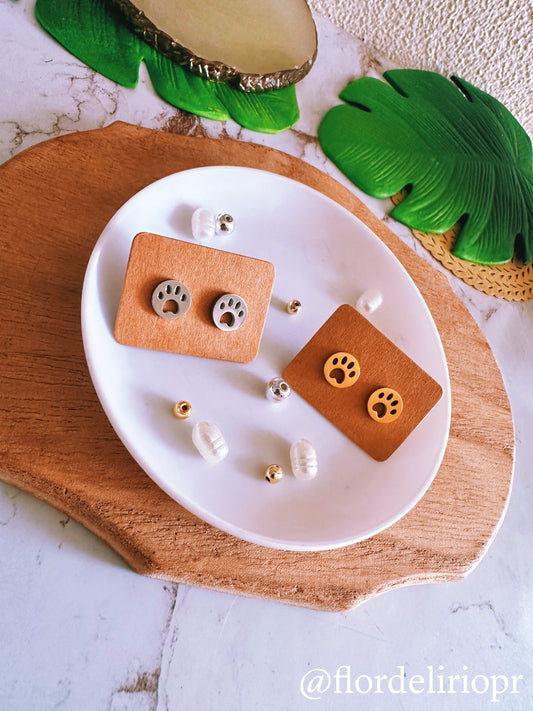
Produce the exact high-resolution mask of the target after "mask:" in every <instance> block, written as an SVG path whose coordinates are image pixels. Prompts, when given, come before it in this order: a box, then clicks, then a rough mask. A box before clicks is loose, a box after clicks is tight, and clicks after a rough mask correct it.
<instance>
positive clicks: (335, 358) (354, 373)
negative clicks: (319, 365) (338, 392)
mask: <svg viewBox="0 0 533 711" xmlns="http://www.w3.org/2000/svg"><path fill="white" fill-rule="evenodd" d="M323 372H324V377H325V378H326V380H327V381H328V383H329V384H330V385H333V387H334V388H349V387H350V386H351V385H353V384H354V383H355V382H356V381H357V379H358V378H359V375H360V374H361V367H360V366H359V362H358V360H357V358H356V357H355V356H353V355H352V354H351V353H345V352H344V351H339V352H338V353H334V354H333V355H331V356H330V357H329V358H328V359H327V361H326V362H325V363H324V368H323Z"/></svg>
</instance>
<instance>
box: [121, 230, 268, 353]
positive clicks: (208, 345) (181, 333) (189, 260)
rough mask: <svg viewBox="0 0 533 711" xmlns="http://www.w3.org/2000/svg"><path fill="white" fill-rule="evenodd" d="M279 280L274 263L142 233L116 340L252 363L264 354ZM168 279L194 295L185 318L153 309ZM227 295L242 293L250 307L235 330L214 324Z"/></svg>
mask: <svg viewBox="0 0 533 711" xmlns="http://www.w3.org/2000/svg"><path fill="white" fill-rule="evenodd" d="M274 275H275V270H274V266H273V265H272V264H271V263H270V262H265V261H262V260H260V259H253V258H251V257H245V256H242V255H240V254H232V253H230V252H224V251H222V250H219V249H213V248H212V247H204V246H203V245H200V244H195V243H191V242H183V241H181V240H177V239H173V238H170V237H162V236H161V235H154V234H151V233H148V232H141V233H140V234H138V235H137V236H136V237H135V239H134V240H133V244H132V247H131V252H130V258H129V261H128V266H127V269H126V278H125V281H124V288H123V291H122V296H121V299H120V304H119V309H118V314H117V318H116V321H115V331H114V335H115V338H116V340H117V341H118V342H119V343H122V344H123V345H127V346H136V347H138V348H148V349H150V350H156V351H170V352H172V353H183V354H186V355H193V356H199V357H202V358H216V359H219V360H227V361H234V362H237V363H249V362H250V361H251V360H253V359H254V358H255V356H256V355H257V352H258V350H259V344H260V342H261V336H262V333H263V328H264V325H265V318H266V314H267V311H268V306H269V303H270V295H271V293H272V286H273V284H274ZM167 279H177V280H179V281H180V282H182V283H183V284H184V285H185V286H186V287H187V288H188V290H189V292H190V294H191V306H190V308H189V310H188V311H187V313H186V314H185V315H184V316H181V317H179V318H175V319H165V318H162V317H161V316H158V315H157V314H156V313H155V311H154V310H153V308H152V292H153V290H154V289H155V287H156V286H157V285H158V284H159V283H161V282H162V281H165V280H167ZM222 294H238V295H239V296H240V297H241V298H242V299H244V301H245V303H246V305H247V307H248V315H247V317H246V320H245V321H244V323H243V324H242V326H241V327H240V328H238V329H236V330H234V331H222V330H220V329H219V328H217V327H216V326H215V324H214V323H213V319H212V316H211V309H212V306H213V304H214V303H215V301H216V300H217V298H218V297H219V296H221V295H222Z"/></svg>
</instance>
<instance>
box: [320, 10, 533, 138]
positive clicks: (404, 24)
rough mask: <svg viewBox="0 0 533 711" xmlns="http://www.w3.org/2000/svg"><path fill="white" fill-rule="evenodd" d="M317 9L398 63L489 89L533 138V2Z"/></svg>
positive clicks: (379, 52)
mask: <svg viewBox="0 0 533 711" xmlns="http://www.w3.org/2000/svg"><path fill="white" fill-rule="evenodd" d="M309 5H310V6H311V7H312V8H313V9H314V10H317V11H318V12H319V13H320V14H322V15H324V16H326V17H328V18H329V19H330V20H331V21H332V22H334V23H335V24H336V25H338V26H339V27H342V28H343V29H345V30H347V31H348V32H350V33H351V34H353V35H355V37H358V38H359V39H361V40H363V41H364V42H365V43H367V44H369V45H371V46H372V47H373V48H374V49H375V50H376V52H377V53H378V54H380V55H383V56H384V57H387V58H388V59H391V60H392V61H393V62H394V63H395V64H397V65H400V66H402V67H406V68H413V69H429V70H432V71H437V72H439V73H440V74H444V75H445V76H450V75H452V74H455V75H457V76H459V77H462V78H463V79H466V80H467V81H469V82H471V83H472V84H474V85H475V86H477V87H479V88H480V89H483V90H484V91H487V92H489V93H490V94H492V96H494V97H495V98H497V99H498V100H499V101H501V102H502V103H503V104H504V105H505V106H506V107H507V108H508V109H509V110H510V111H511V112H512V113H513V114H514V116H515V117H516V118H517V119H518V120H519V121H520V123H521V124H522V126H523V127H524V128H525V129H526V131H528V133H529V135H530V137H533V70H532V64H533V0H379V2H378V1H377V0H309ZM319 51H320V50H319Z"/></svg>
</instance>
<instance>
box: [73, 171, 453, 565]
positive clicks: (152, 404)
mask: <svg viewBox="0 0 533 711" xmlns="http://www.w3.org/2000/svg"><path fill="white" fill-rule="evenodd" d="M200 206H202V207H207V208H209V209H210V210H212V211H213V213H214V214H217V213H220V212H229V213H230V214H231V215H233V217H234V219H235V229H234V231H233V232H232V233H231V234H230V235H224V236H222V237H215V238H214V240H213V242H212V243H211V244H212V246H214V247H216V248H218V249H224V250H228V251H231V252H237V253H241V254H245V255H248V256H251V257H257V258H259V259H265V260H268V261H270V262H272V263H273V264H274V266H275V268H276V279H275V283H274V289H273V295H272V300H271V305H270V308H269V312H268V315H267V319H266V324H265V330H264V334H263V339H262V342H261V347H260V350H259V355H258V356H257V358H256V359H255V360H254V361H253V362H251V363H249V364H246V365H240V364H236V363H227V362H222V361H216V360H208V359H202V358H194V357H191V356H184V355H176V354H171V353H159V352H155V351H148V350H142V349H138V348H132V347H128V346H122V345H120V344H119V343H117V342H116V341H115V339H114V338H113V327H114V320H115V317H116V313H117V309H118V303H119V299H120V295H121V291H122V285H123V280H124V275H125V270H126V265H127V260H128V255H129V251H130V247H131V243H132V240H133V238H134V236H135V234H137V233H138V232H142V231H149V232H154V233H157V234H161V235H166V236H168V237H174V238H178V239H181V240H191V241H192V240H193V237H192V234H191V216H192V213H193V212H194V210H195V209H196V208H198V207H200ZM369 288H377V289H379V290H380V291H381V292H382V294H383V303H382V305H381V307H380V308H379V309H378V310H377V311H375V312H374V313H373V314H372V315H371V316H370V317H369V318H370V320H371V321H372V323H373V324H374V325H375V326H376V327H377V328H379V329H380V330H381V331H382V332H383V333H384V334H385V335H386V336H387V337H388V338H390V339H391V340H392V341H393V342H394V343H395V344H396V345H397V346H399V347H400V348H401V349H402V350H403V351H405V352H406V353H407V355H409V356H410V357H411V358H412V359H413V360H414V361H416V362H417V363H418V364H419V365H420V366H421V367H422V368H424V369H425V370H426V371H427V372H428V373H429V374H430V375H431V376H432V377H433V378H434V379H435V380H437V382H439V383H440V385H441V386H442V387H443V389H444V395H443V397H442V399H441V400H440V401H439V403H438V404H437V405H436V406H435V407H434V408H433V410H431V412H430V413H429V414H428V415H427V417H426V418H425V419H424V420H423V421H422V422H421V423H420V425H419V426H418V427H417V428H416V429H415V430H414V432H412V433H411V435H410V436H409V437H408V438H407V440H406V441H405V442H404V443H403V444H402V445H401V447H399V449H398V450H396V452H395V453H394V454H393V455H392V456H391V457H390V458H389V459H388V460H387V461H385V462H381V463H379V462H376V461H374V460H372V459H371V458H370V457H369V456H368V455H366V454H365V453H364V452H362V451H361V450H360V449H358V447H356V446H355V445H354V444H353V443H352V442H351V441H350V440H348V439H347V438H346V437H345V436H344V435H342V434H341V433H340V432H339V431H337V430H336V429H335V427H334V426H333V425H331V424H330V423H329V422H328V421H327V420H325V419H324V418H323V417H322V416H321V415H320V414H319V413H318V412H316V411H315V410H314V409H313V408H311V407H310V406H309V405H308V404H307V403H306V402H305V401H304V400H303V399H302V398H300V397H299V396H298V395H297V394H296V393H293V394H292V395H291V397H290V398H289V399H288V400H287V401H286V402H284V403H282V404H276V403H272V402H270V401H268V400H267V399H266V397H265V387H266V383H268V381H269V380H270V379H271V378H273V377H275V376H277V375H279V374H281V372H282V370H283V368H284V366H285V365H286V364H287V363H288V362H289V361H290V360H291V359H292V358H293V356H294V355H295V354H296V353H297V352H298V351H299V350H300V349H301V348H302V347H303V346H304V345H305V343H307V341H308V340H309V339H310V338H311V336H312V335H313V334H314V333H315V332H316V330H317V329H318V328H319V327H320V326H321V325H322V324H323V323H324V322H325V321H326V319H327V318H328V317H329V316H330V315H331V314H332V313H333V312H334V311H335V310H336V308H337V307H338V306H339V305H341V304H343V303H351V304H355V303H356V301H357V299H358V297H359V296H360V295H361V294H362V292H364V291H365V290H366V289H369ZM291 299H299V300H300V301H301V302H302V304H303V308H302V311H301V313H300V314H298V315H297V316H294V315H289V314H288V313H287V312H286V310H285V305H286V303H287V302H288V301H290V300H291ZM82 330H83V341H84V347H85V353H86V357H87V362H88V366H89V370H90V373H91V377H92V379H93V383H94V386H95V389H96V391H97V393H98V396H99V398H100V401H101V403H102V406H103V408H104V410H105V412H106V414H107V416H108V418H109V420H110V421H111V423H112V425H113V427H114V428H115V430H116V432H117V434H118V436H119V437H120V438H121V440H122V442H123V443H124V445H125V446H126V447H127V449H128V450H129V452H130V453H131V455H132V456H133V457H134V458H135V459H136V460H137V462H138V463H139V465H140V466H141V467H142V468H143V470H144V471H145V472H146V473H147V474H148V475H149V476H150V477H151V478H152V479H153V481H154V482H155V483H156V484H157V485H158V486H160V487H161V488H162V489H163V490H164V491H165V492H166V493H167V494H168V495H169V496H171V497H172V498H173V499H175V500H176V501H177V502H179V503H180V504H181V505H182V506H184V507H185V508H187V509H188V510H189V511H191V512H192V513H194V514H196V515H197V516H199V517H200V518H202V519H204V520H205V521H207V522H208V523H210V524H212V525H214V526H217V527H218V528H220V529H222V530H224V531H226V532H228V533H230V534H233V535H235V536H238V537H240V538H242V539H245V540H247V541H250V542H253V543H257V544H260V545H264V546H270V547H273V548H281V549H286V550H307V551H314V550H326V549H332V548H337V547H342V546H346V545H349V544H351V543H355V542H357V541H360V540H363V539H365V538H368V537H370V536H372V535H374V534H376V533H378V532H379V531H382V530H383V529H385V528H386V527H388V526H390V525H391V524H393V523H394V522H395V521H397V520H398V519H399V518H401V517H402V516H403V515H404V514H405V513H407V511H409V510H410V509H411V507H412V506H413V505H414V504H415V503H416V502H417V501H418V500H419V499H420V497H421V496H422V495H423V494H424V492H425V491H426V490H427V488H428V487H429V485H430V484H431V481H432V479H433V477H434V475H435V473H436V472H437V470H438V468H439V465H440V463H441V460H442V456H443V454H444V451H445V448H446V443H447V438H448V429H449V424H450V385H449V379H448V371H447V365H446V360H445V357H444V353H443V350H442V345H441V342H440V338H439V335H438V332H437V330H436V327H435V324H434V322H433V319H432V317H431V315H430V313H429V311H428V309H427V307H426V304H425V302H424V300H423V299H422V297H421V295H420V293H419V291H418V289H417V288H416V286H415V285H414V283H413V282H412V280H411V278H410V277H409V275H408V274H407V272H406V271H405V270H404V268H403V267H402V266H401V264H400V263H399V262H398V260H397V259H396V258H395V257H394V255H393V254H392V253H391V252H390V250H388V248H386V247H385V246H384V245H383V243H382V242H381V241H380V240H379V239H378V238H377V237H376V236H375V235H374V234H373V233H372V232H371V231H370V229H369V228H368V227H366V225H364V224H363V223H362V222H361V221H360V220H358V219H357V218H355V217H354V216H353V215H352V214H351V213H350V212H348V211H347V210H345V209H344V208H343V207H341V206H340V205H338V204H337V203H336V202H334V201H332V200H330V199H329V198H327V197H325V196H324V195H322V194H321V193H319V192H316V191H314V190H313V189H311V188H309V187H307V186H304V185H302V184H301V183H298V182H295V181H292V180H290V179H288V178H285V177H281V176H278V175H275V174H272V173H267V172H264V171H260V170H254V169H250V168H238V167H224V166H219V167H207V168H198V169H195V170H190V171H184V172H182V173H177V174H174V175H170V176H168V177H166V178H164V179H162V180H159V181H157V182H156V183H154V184H152V185H150V186H148V187H147V188H145V189H144V190H142V191H141V192H139V193H138V194H137V195H135V196H134V197H133V198H131V199H130V200H129V201H128V202H127V203H126V204H125V205H124V206H123V207H122V208H121V209H120V210H119V211H118V212H117V213H116V215H115V216H114V217H113V218H112V219H111V221H110V222H109V223H108V225H107V226H106V228H105V229H104V231H103V233H102V235H101V237H100V239H99V240H98V242H97V244H96V246H95V248H94V251H93V254H92V256H91V259H90V261H89V264H88V267H87V272H86V276H85V282H84V287H83V297H82ZM178 400H188V401H189V402H190V403H191V405H192V408H193V413H192V415H191V417H190V418H189V419H187V420H184V421H179V420H177V419H175V418H174V417H173V416H172V406H173V404H174V403H175V402H176V401H178ZM201 420H207V421H210V422H214V423H217V424H218V426H219V427H220V429H221V430H222V432H223V434H224V437H225V439H226V441H227V443H228V445H229V450H230V452H229V455H228V457H227V458H226V459H225V460H224V461H223V462H221V463H219V464H215V465H209V464H207V463H206V462H205V461H204V460H203V459H202V457H200V455H199V454H198V452H197V450H196V449H195V448H194V446H193V444H192V441H191V429H192V426H193V425H194V423H195V422H198V421H201ZM302 437H304V438H306V439H308V440H310V441H311V442H312V443H314V445H315V448H316V450H317V453H318V459H319V474H318V476H317V477H316V478H315V479H314V480H312V481H308V482H302V481H299V480H297V479H296V478H295V477H294V476H292V474H291V470H290V461H289V447H290V445H291V443H292V442H294V441H295V440H297V439H300V438H302ZM272 463H277V464H280V465H281V466H282V467H283V468H284V470H285V476H284V478H283V480H282V481H281V482H279V483H277V484H275V485H271V484H268V483H267V482H266V481H265V479H264V474H263V472H264V470H265V468H266V466H267V465H269V464H272Z"/></svg>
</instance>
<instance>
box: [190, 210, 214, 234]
mask: <svg viewBox="0 0 533 711" xmlns="http://www.w3.org/2000/svg"><path fill="white" fill-rule="evenodd" d="M216 226H217V223H216V218H215V216H214V215H213V213H212V212H211V211H210V210H208V209H207V208H206V207H199V208H198V209H197V210H195V211H194V212H193V213H192V219H191V227H192V236H193V237H194V239H196V240H198V242H207V241H208V240H210V239H212V237H214V235H215V230H216Z"/></svg>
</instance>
